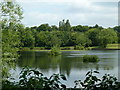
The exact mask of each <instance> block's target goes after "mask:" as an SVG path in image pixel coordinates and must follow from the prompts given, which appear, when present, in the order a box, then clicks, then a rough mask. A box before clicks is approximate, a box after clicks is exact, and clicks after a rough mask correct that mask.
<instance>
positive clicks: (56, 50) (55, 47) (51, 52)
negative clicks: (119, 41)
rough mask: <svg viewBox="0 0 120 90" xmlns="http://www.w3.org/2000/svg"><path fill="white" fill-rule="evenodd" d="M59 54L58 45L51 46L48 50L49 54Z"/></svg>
mask: <svg viewBox="0 0 120 90" xmlns="http://www.w3.org/2000/svg"><path fill="white" fill-rule="evenodd" d="M60 54H61V51H60V47H58V46H54V47H52V48H51V50H50V52H49V55H53V56H57V55H60Z"/></svg>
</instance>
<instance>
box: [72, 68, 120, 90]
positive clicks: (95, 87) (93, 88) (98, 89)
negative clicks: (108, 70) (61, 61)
mask: <svg viewBox="0 0 120 90" xmlns="http://www.w3.org/2000/svg"><path fill="white" fill-rule="evenodd" d="M93 74H99V72H98V71H92V70H91V71H88V72H87V74H86V79H85V80H84V81H83V82H82V81H81V80H76V81H75V82H74V83H75V87H74V88H76V87H78V88H82V89H83V90H120V83H118V82H117V78H116V77H114V76H111V75H109V74H105V75H104V76H103V77H102V79H99V78H98V77H97V76H96V75H93ZM80 86H81V87H80Z"/></svg>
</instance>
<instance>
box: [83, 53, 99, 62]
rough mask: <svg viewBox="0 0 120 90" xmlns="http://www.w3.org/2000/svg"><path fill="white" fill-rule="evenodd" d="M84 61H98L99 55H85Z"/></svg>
mask: <svg viewBox="0 0 120 90" xmlns="http://www.w3.org/2000/svg"><path fill="white" fill-rule="evenodd" d="M83 62H98V56H97V55H84V56H83Z"/></svg>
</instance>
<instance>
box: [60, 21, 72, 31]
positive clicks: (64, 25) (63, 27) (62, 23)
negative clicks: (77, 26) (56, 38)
mask: <svg viewBox="0 0 120 90" xmlns="http://www.w3.org/2000/svg"><path fill="white" fill-rule="evenodd" d="M59 30H60V31H70V30H71V25H70V22H69V20H67V21H66V22H65V20H64V19H63V20H62V21H60V22H59Z"/></svg>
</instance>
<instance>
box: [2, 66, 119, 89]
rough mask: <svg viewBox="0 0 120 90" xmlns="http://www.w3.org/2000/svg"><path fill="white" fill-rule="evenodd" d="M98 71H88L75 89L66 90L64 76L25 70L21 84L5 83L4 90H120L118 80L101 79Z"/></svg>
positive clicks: (109, 76)
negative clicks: (46, 74)
mask: <svg viewBox="0 0 120 90" xmlns="http://www.w3.org/2000/svg"><path fill="white" fill-rule="evenodd" d="M96 74H99V72H98V71H92V70H91V71H88V72H87V74H86V78H85V80H84V81H83V82H82V81H81V80H76V81H75V82H74V83H75V86H74V88H71V89H66V85H64V84H62V82H61V80H65V81H66V80H67V79H66V77H65V76H64V75H62V74H53V75H51V76H50V77H49V78H48V77H45V76H44V75H43V74H42V73H41V72H39V71H38V70H36V69H29V68H23V70H22V71H21V73H20V77H19V79H20V81H19V82H10V81H8V80H6V81H3V84H2V87H3V88H2V90H120V82H117V78H116V77H114V76H111V75H109V74H105V75H104V76H103V77H102V78H101V79H99V78H98V77H97V75H96Z"/></svg>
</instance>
